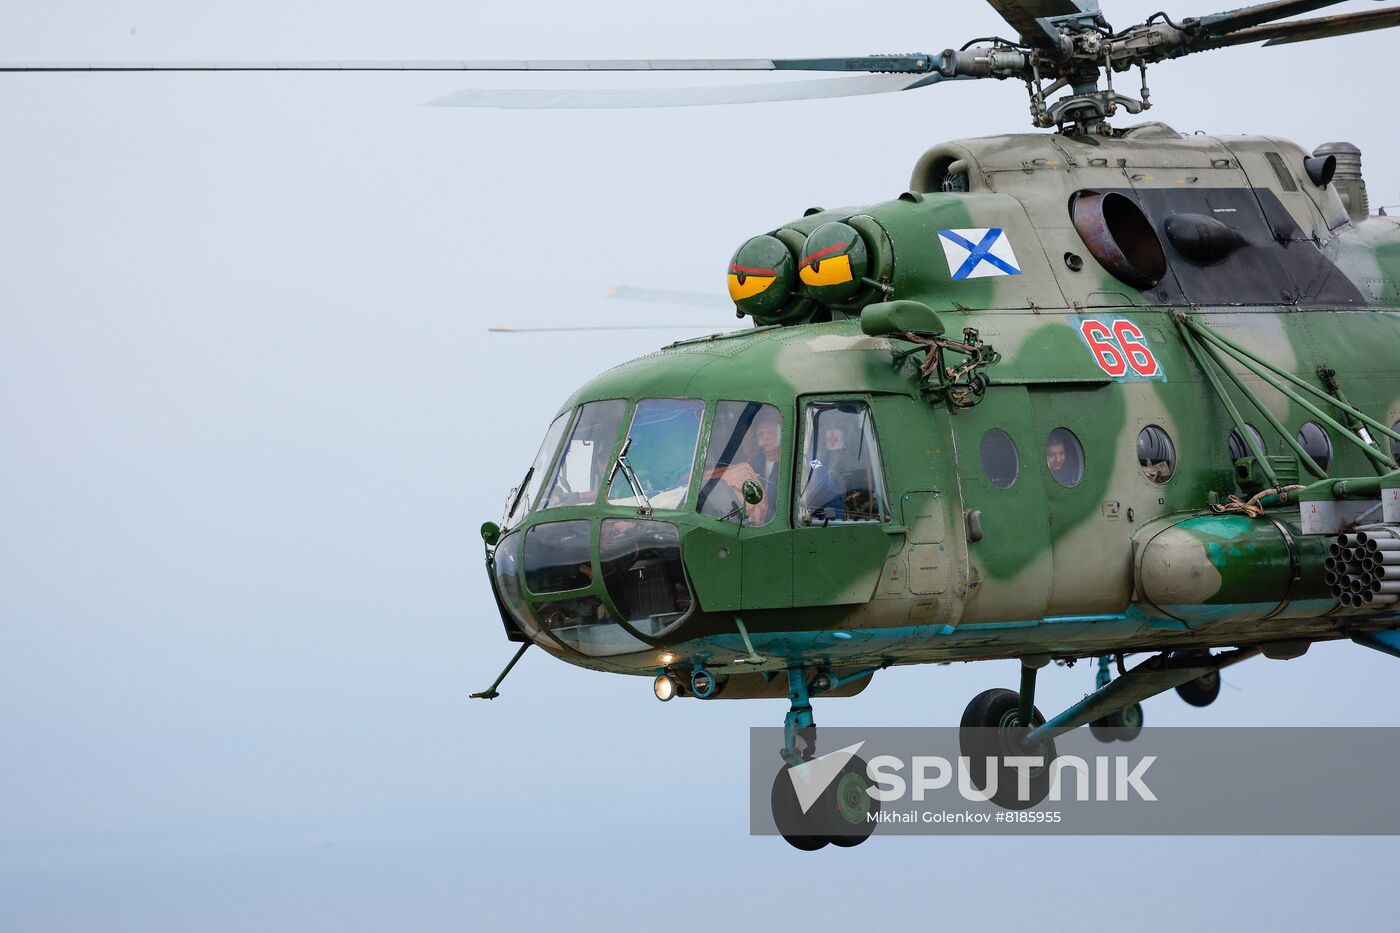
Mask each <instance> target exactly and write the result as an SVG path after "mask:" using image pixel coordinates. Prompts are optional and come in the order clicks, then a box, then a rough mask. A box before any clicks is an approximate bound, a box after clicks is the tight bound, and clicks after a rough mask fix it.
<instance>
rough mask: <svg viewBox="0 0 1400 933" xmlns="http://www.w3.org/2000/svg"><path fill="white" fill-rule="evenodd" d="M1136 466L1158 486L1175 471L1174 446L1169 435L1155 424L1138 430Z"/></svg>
mask: <svg viewBox="0 0 1400 933" xmlns="http://www.w3.org/2000/svg"><path fill="white" fill-rule="evenodd" d="M1137 459H1138V468H1139V469H1141V470H1142V475H1143V476H1146V477H1147V478H1148V479H1149V480H1151V481H1152V482H1154V483H1156V484H1157V485H1158V486H1160V485H1162V484H1163V483H1165V482H1166V481H1167V480H1169V479H1171V478H1172V474H1174V473H1175V472H1176V446H1175V445H1174V444H1173V443H1172V438H1171V435H1170V434H1168V433H1167V432H1166V430H1165V429H1163V428H1161V427H1159V426H1158V425H1155V424H1149V425H1148V426H1147V427H1145V428H1143V429H1142V430H1141V431H1139V432H1138V439H1137Z"/></svg>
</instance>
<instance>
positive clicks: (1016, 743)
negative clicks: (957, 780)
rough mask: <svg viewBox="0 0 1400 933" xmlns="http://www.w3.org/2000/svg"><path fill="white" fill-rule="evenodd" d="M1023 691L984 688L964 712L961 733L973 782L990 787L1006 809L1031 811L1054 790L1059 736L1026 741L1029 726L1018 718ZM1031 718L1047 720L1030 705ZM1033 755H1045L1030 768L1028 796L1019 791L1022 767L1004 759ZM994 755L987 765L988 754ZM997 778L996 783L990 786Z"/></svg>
mask: <svg viewBox="0 0 1400 933" xmlns="http://www.w3.org/2000/svg"><path fill="white" fill-rule="evenodd" d="M1020 707H1021V696H1020V694H1018V693H1017V692H1016V691H1015V690H1005V689H1000V688H998V689H994V690H986V691H983V692H982V693H979V694H978V695H977V696H975V697H973V699H972V702H971V703H969V704H967V709H966V710H965V711H964V712H963V718H962V726H961V729H960V731H959V734H958V740H959V745H961V747H962V754H963V757H965V758H967V759H968V770H969V771H970V773H971V777H972V783H973V784H975V785H977V788H978V789H979V790H982V791H986V790H988V789H992V790H993V793H992V795H991V800H992V802H993V803H995V804H996V805H997V806H999V807H1001V808H1002V809H1005V810H1027V809H1030V808H1031V807H1033V806H1035V805H1036V804H1038V803H1040V802H1041V801H1042V800H1044V799H1045V797H1046V795H1047V794H1049V793H1050V763H1051V762H1053V761H1054V760H1055V740H1054V739H1048V740H1046V741H1044V742H1040V743H1037V744H1036V745H1034V746H1027V745H1025V744H1023V742H1022V738H1023V737H1024V736H1025V734H1026V732H1027V731H1028V730H1027V728H1026V727H1025V726H1024V725H1022V724H1021V723H1020V722H1019V720H1020ZM1031 723H1032V724H1033V725H1036V726H1039V725H1043V724H1044V723H1045V717H1044V716H1042V715H1041V714H1040V710H1038V709H1035V708H1034V707H1032V709H1031ZM1018 756H1029V757H1038V758H1040V759H1041V764H1040V766H1039V767H1035V768H1031V769H1030V786H1029V788H1028V790H1029V791H1030V793H1029V795H1028V797H1027V798H1026V799H1022V798H1021V796H1020V794H1019V792H1018V790H1019V789H1018V787H1017V785H1018V783H1019V782H1018V769H1017V768H1016V767H1015V766H1013V765H1008V764H1006V763H1005V759H1006V758H1008V757H1018ZM988 758H991V759H994V761H993V769H990V770H989V769H988V767H987V759H988ZM992 782H995V787H994V788H993V787H992Z"/></svg>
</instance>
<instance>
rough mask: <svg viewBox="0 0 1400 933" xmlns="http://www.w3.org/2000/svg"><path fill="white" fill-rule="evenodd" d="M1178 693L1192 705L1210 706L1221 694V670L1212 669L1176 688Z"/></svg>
mask: <svg viewBox="0 0 1400 933" xmlns="http://www.w3.org/2000/svg"><path fill="white" fill-rule="evenodd" d="M1176 695H1177V696H1179V697H1181V698H1182V699H1183V700H1185V701H1186V702H1187V703H1190V704H1191V705H1192V706H1209V705H1211V704H1212V703H1214V702H1215V698H1216V697H1218V696H1220V672H1219V671H1211V672H1210V673H1209V674H1202V675H1201V676H1200V677H1197V678H1196V679H1195V680H1191V681H1187V682H1186V683H1184V684H1181V685H1180V686H1179V687H1177V688H1176Z"/></svg>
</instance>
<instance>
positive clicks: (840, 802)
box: [789, 756, 880, 849]
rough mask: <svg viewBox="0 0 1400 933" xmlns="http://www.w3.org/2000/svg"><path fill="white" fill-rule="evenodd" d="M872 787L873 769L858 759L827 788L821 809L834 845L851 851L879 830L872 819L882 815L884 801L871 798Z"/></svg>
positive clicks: (845, 768) (829, 837) (848, 763)
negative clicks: (881, 805) (881, 809)
mask: <svg viewBox="0 0 1400 933" xmlns="http://www.w3.org/2000/svg"><path fill="white" fill-rule="evenodd" d="M789 783H791V782H789ZM870 786H871V781H870V777H869V766H868V765H866V763H865V761H864V759H862V758H859V757H856V756H852V757H851V760H850V761H848V762H846V766H845V767H844V768H842V769H841V773H840V774H838V775H837V776H836V779H835V780H834V781H832V782H831V783H830V784H829V785H827V788H826V791H825V792H823V794H822V799H821V800H820V801H819V802H818V803H817V806H818V807H821V808H822V810H823V816H824V817H825V819H826V822H827V823H828V825H829V827H830V831H829V833H828V835H827V838H828V840H829V841H830V842H831V844H832V845H834V846H840V847H841V848H843V849H849V848H851V847H853V846H858V845H860V844H861V843H862V842H864V841H865V840H867V839H869V838H870V834H871V833H873V832H874V831H875V825H876V824H875V820H874V819H873V818H872V817H874V816H875V815H876V814H878V813H879V812H880V801H878V800H876V799H875V798H874V797H872V796H870ZM813 809H815V807H814V808H813Z"/></svg>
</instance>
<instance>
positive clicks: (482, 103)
mask: <svg viewBox="0 0 1400 933" xmlns="http://www.w3.org/2000/svg"><path fill="white" fill-rule="evenodd" d="M942 80H945V79H944V78H943V76H942V75H939V74H927V75H888V74H885V75H880V74H877V75H858V76H856V77H851V78H826V79H823V80H819V81H788V82H782V83H776V84H740V85H725V86H722V87H669V88H626V89H602V90H569V89H559V90H551V89H546V88H528V89H516V88H499V89H496V88H480V89H473V90H466V91H458V92H457V93H455V94H448V95H447V96H446V97H439V98H437V99H436V100H431V101H428V103H429V105H430V106H435V107H496V108H501V109H505V110H556V109H585V110H587V109H592V110H611V109H622V108H646V107H705V106H710V105H713V104H759V103H771V102H776V101H793V100H823V99H827V98H833V97H859V96H861V95H865V94H888V93H892V92H895V91H908V90H912V89H913V88H917V87H924V86H925V85H929V84H936V83H938V82H939V81H942Z"/></svg>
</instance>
